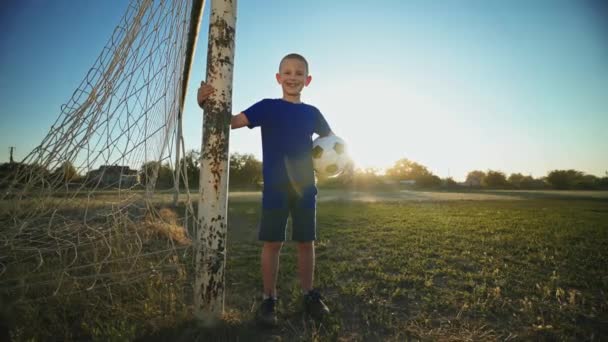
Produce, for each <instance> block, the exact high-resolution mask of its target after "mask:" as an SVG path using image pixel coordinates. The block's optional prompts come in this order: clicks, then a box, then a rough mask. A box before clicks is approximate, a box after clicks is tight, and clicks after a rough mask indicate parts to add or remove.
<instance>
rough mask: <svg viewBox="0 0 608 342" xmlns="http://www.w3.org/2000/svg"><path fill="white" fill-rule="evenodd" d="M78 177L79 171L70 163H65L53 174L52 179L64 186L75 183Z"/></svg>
mask: <svg viewBox="0 0 608 342" xmlns="http://www.w3.org/2000/svg"><path fill="white" fill-rule="evenodd" d="M78 176H79V175H78V171H77V170H76V168H75V167H74V165H73V164H72V163H71V162H70V161H65V162H63V163H62V164H61V165H59V166H58V167H57V168H56V169H55V170H54V171H53V172H52V173H51V177H52V179H53V180H54V181H56V182H60V183H62V184H66V183H69V182H71V181H75V180H76V179H77V178H78Z"/></svg>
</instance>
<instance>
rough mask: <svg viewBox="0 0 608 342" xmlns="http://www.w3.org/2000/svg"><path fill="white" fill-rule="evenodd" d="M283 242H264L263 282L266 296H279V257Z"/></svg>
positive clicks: (262, 260)
mask: <svg viewBox="0 0 608 342" xmlns="http://www.w3.org/2000/svg"><path fill="white" fill-rule="evenodd" d="M282 246H283V242H264V246H263V247H262V257H261V262H262V281H263V283H264V295H266V296H269V297H275V298H276V296H277V275H278V273H279V255H280V252H281V247H282Z"/></svg>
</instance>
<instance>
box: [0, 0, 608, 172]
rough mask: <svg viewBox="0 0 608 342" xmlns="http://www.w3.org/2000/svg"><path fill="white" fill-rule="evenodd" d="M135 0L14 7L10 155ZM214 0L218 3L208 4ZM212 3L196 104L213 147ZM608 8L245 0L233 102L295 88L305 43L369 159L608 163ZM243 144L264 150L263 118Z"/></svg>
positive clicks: (192, 140)
mask: <svg viewBox="0 0 608 342" xmlns="http://www.w3.org/2000/svg"><path fill="white" fill-rule="evenodd" d="M127 4H128V1H126V0H125V1H118V0H108V1H92V0H86V1H85V0H82V1H75V0H20V1H17V0H8V1H4V2H3V3H2V5H0V75H1V76H0V162H6V161H8V159H9V153H8V150H9V146H15V147H16V151H15V159H16V160H20V159H22V158H24V157H25V156H26V155H27V153H28V152H29V151H31V150H32V149H33V148H34V147H36V146H37V145H38V144H39V143H40V141H41V140H42V139H43V138H44V136H45V135H46V133H47V132H48V130H49V128H50V126H51V124H52V123H53V122H54V121H55V120H56V118H57V117H58V115H59V114H60V108H61V105H62V104H64V103H66V102H67V101H68V100H69V99H70V97H71V95H72V93H73V92H74V90H75V89H76V88H77V87H78V85H79V84H80V82H81V81H82V79H83V78H84V77H85V76H86V73H87V71H88V70H89V68H90V67H91V66H92V65H93V64H94V62H95V60H96V58H97V57H98V56H99V53H100V52H101V49H102V48H103V47H104V45H105V43H106V42H107V40H108V39H109V37H110V36H111V34H112V31H113V30H114V27H115V26H116V24H117V23H118V22H119V20H120V18H121V17H122V15H123V13H124V12H125V10H126V8H127ZM209 5H210V1H207V5H206V6H207V9H208V7H209ZM208 12H209V11H208V10H207V11H206V12H205V15H204V19H203V23H202V26H201V33H200V35H199V39H200V40H199V43H198V45H197V51H196V55H195V60H194V65H193V69H192V74H191V77H190V84H189V86H188V95H187V98H186V108H185V111H184V139H185V142H186V148H187V149H197V150H200V146H201V132H202V111H201V110H200V109H198V107H197V105H196V103H195V94H196V88H197V87H198V84H199V83H200V81H201V80H202V79H204V77H205V70H206V69H205V63H206V49H207V40H206V38H207V34H208V25H209V23H208ZM607 38H608V6H607V5H605V3H604V2H603V1H600V0H596V1H571V0H534V1H529V0H512V1H502V0H468V1H467V0H441V1H440V0H408V1H401V0H377V1H354V0H350V1H346V0H334V1H323V0H310V1H281V0H256V1H244V0H241V1H240V2H239V3H238V9H237V25H236V50H235V65H234V83H233V104H232V106H233V112H234V113H238V112H240V111H241V110H244V109H246V108H247V107H249V106H250V105H252V104H253V103H255V102H257V101H259V100H261V99H263V98H279V97H281V92H280V87H279V86H278V85H277V83H276V80H275V77H274V74H275V73H276V71H277V68H278V62H279V61H280V59H281V57H283V56H284V55H285V54H287V53H291V52H297V53H300V54H302V55H304V56H305V57H306V58H307V59H308V61H309V64H310V73H311V75H312V77H313V80H312V83H311V84H310V86H309V87H307V88H305V89H304V92H303V94H302V100H303V101H304V102H306V103H310V104H313V105H315V106H316V107H318V108H319V109H320V110H321V112H322V113H323V114H324V116H325V117H326V119H327V121H328V122H329V123H330V125H331V126H332V129H333V131H334V132H335V133H336V134H337V135H339V136H340V137H342V138H343V139H345V141H346V142H347V144H348V148H349V153H350V155H351V157H352V158H353V160H354V161H355V164H356V166H357V167H359V168H368V167H374V168H377V169H385V168H387V167H390V166H392V165H393V164H394V163H395V162H396V161H397V160H399V159H401V158H407V159H410V160H413V161H416V162H418V163H420V164H422V165H425V166H426V167H427V168H428V169H429V170H430V171H432V172H433V173H435V174H436V175H438V176H440V177H442V178H444V177H453V178H454V179H455V180H457V181H463V180H464V179H465V178H466V175H467V173H468V172H469V171H472V170H484V171H487V170H498V171H502V172H504V173H506V174H507V176H508V175H509V174H511V173H514V172H520V173H523V174H526V175H532V176H534V177H542V176H546V174H547V173H548V172H549V171H551V170H555V169H577V170H580V171H583V172H585V173H589V174H594V175H596V176H605V175H606V172H607V171H608V134H607V133H606V129H607V128H608V39H607ZM230 150H231V152H239V153H253V154H254V155H256V156H257V157H258V158H260V159H261V138H260V132H259V129H254V130H249V129H247V128H244V129H240V130H235V131H232V132H231V137H230Z"/></svg>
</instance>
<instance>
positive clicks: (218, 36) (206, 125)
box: [194, 0, 236, 322]
mask: <svg viewBox="0 0 608 342" xmlns="http://www.w3.org/2000/svg"><path fill="white" fill-rule="evenodd" d="M235 27H236V0H232V1H231V0H212V1H211V16H210V20H209V42H208V51H207V78H206V80H207V83H209V84H211V85H212V86H213V87H214V88H215V90H216V91H215V93H214V94H213V95H212V96H211V97H210V98H209V99H208V100H207V102H206V104H205V116H204V119H203V141H202V148H201V170H200V188H199V202H198V220H199V225H198V229H197V232H196V247H195V258H196V259H195V262H196V267H195V269H196V279H195V283H194V305H195V308H194V309H195V314H196V316H197V317H198V318H199V319H202V320H203V321H206V322H209V321H213V320H215V319H217V318H219V316H220V315H221V314H222V313H223V311H224V272H225V264H226V233H227V209H228V208H227V205H228V140H229V133H230V119H231V117H232V71H233V64H234V36H235Z"/></svg>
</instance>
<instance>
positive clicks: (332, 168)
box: [325, 164, 338, 175]
mask: <svg viewBox="0 0 608 342" xmlns="http://www.w3.org/2000/svg"><path fill="white" fill-rule="evenodd" d="M325 172H327V173H329V174H330V175H331V174H334V173H336V172H338V165H336V164H331V165H328V166H327V167H326V168H325Z"/></svg>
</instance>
